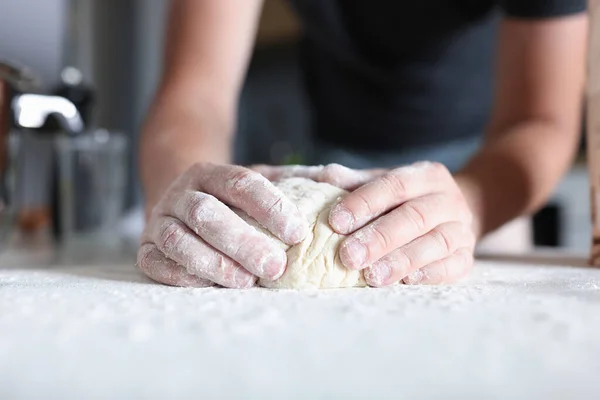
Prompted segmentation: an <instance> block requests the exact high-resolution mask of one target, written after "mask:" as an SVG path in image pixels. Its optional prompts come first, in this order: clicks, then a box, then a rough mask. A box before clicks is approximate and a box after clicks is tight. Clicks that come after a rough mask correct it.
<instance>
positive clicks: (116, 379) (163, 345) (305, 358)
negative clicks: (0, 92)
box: [0, 254, 600, 399]
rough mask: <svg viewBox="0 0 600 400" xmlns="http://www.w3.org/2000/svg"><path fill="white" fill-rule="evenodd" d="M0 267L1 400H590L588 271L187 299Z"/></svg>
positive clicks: (596, 277) (47, 268)
mask: <svg viewBox="0 0 600 400" xmlns="http://www.w3.org/2000/svg"><path fill="white" fill-rule="evenodd" d="M24 264H26V262H24V261H23V260H22V259H21V258H18V257H17V258H14V257H13V258H11V257H10V255H6V254H4V255H0V265H1V266H2V267H1V268H0V398H6V399H30V398H40V397H44V398H61V399H77V398H148V399H154V398H198V397H204V398H265V397H266V398H286V399H296V398H298V399H305V398H390V399H396V398H398V396H400V395H401V396H402V397H406V398H420V399H427V398H461V399H481V398H511V399H513V398H522V399H536V398H539V399H564V398H596V397H597V393H598V392H599V391H600V381H599V380H598V374H600V340H599V339H598V338H600V270H597V269H590V268H581V267H580V268H576V267H561V266H551V265H546V266H544V265H533V264H529V265H527V264H522V265H519V264H510V263H503V262H482V261H479V262H477V265H476V267H475V269H474V272H473V273H472V275H471V276H470V277H469V278H468V279H466V280H465V281H462V282H460V283H458V284H456V285H453V286H438V287H420V286H416V287H413V286H394V287H390V288H384V289H371V288H365V289H343V290H327V291H319V290H308V291H288V290H267V289H263V288H254V289H248V290H227V289H216V288H206V289H189V288H174V287H167V286H163V285H157V284H155V283H152V282H151V281H149V280H147V279H146V278H144V277H143V276H141V274H140V273H138V272H137V271H136V270H135V268H134V267H133V265H132V264H133V262H132V263H131V264H123V265H93V263H92V265H90V266H87V267H86V266H71V267H64V266H58V265H54V266H52V265H45V264H42V263H41V262H37V263H32V265H31V267H23V265H24Z"/></svg>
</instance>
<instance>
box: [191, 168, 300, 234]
mask: <svg viewBox="0 0 600 400" xmlns="http://www.w3.org/2000/svg"><path fill="white" fill-rule="evenodd" d="M192 179H193V181H192V182H191V184H192V187H194V188H195V189H199V190H200V191H202V192H206V193H210V194H212V195H213V196H215V197H216V198H218V199H219V200H221V201H222V202H224V203H225V204H227V205H229V206H234V207H237V208H239V209H241V210H242V211H244V212H245V213H246V214H248V215H249V216H251V217H252V218H254V219H255V220H256V221H257V222H258V223H259V224H261V225H262V226H264V227H265V228H267V229H268V230H269V231H270V232H272V233H273V234H274V235H275V236H277V237H278V238H279V239H281V241H283V242H285V243H287V244H297V243H299V242H301V241H302V239H304V237H306V235H307V234H308V232H309V227H308V222H307V221H306V218H305V217H304V216H303V215H302V214H301V213H300V211H299V210H298V207H296V205H295V204H294V203H293V202H292V201H291V200H290V199H288V198H287V197H286V196H285V195H284V194H283V193H281V191H280V190H279V189H277V188H276V187H275V186H274V185H273V184H272V183H271V182H269V180H268V179H266V178H265V177H264V176H262V175H261V174H259V173H258V172H254V171H251V170H249V169H247V168H243V167H238V166H231V165H214V164H201V165H200V166H199V167H198V170H197V171H195V172H194V173H193V177H192Z"/></svg>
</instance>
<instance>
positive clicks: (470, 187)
mask: <svg viewBox="0 0 600 400" xmlns="http://www.w3.org/2000/svg"><path fill="white" fill-rule="evenodd" d="M454 180H455V182H456V184H457V185H458V188H459V189H460V191H461V193H462V195H463V198H464V199H465V201H466V202H467V205H468V207H469V209H470V210H471V213H472V215H473V221H472V223H471V228H472V230H473V233H474V234H475V237H476V238H477V240H479V239H480V238H481V237H482V236H483V235H484V233H485V230H484V229H483V215H484V214H483V205H482V199H483V196H482V192H481V186H480V185H479V184H478V182H477V178H476V177H474V176H472V175H471V174H469V173H468V172H461V173H458V174H455V175H454Z"/></svg>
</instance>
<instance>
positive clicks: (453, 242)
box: [365, 222, 475, 287]
mask: <svg viewBox="0 0 600 400" xmlns="http://www.w3.org/2000/svg"><path fill="white" fill-rule="evenodd" d="M474 242H475V238H474V236H473V233H472V232H471V231H470V230H469V228H468V227H467V226H466V225H465V224H463V223H460V222H449V223H445V224H441V225H439V226H437V227H435V228H434V229H433V230H431V231H430V232H428V233H427V234H425V235H423V236H421V237H419V238H417V239H415V240H413V241H412V242H410V243H408V244H407V245H406V246H402V247H400V248H398V249H396V250H393V251H391V252H390V253H388V254H386V255H385V256H383V257H382V258H381V259H379V260H377V261H376V262H375V263H373V265H371V266H370V267H368V268H366V269H365V280H366V281H367V283H368V284H369V285H370V286H374V287H381V286H388V285H391V284H392V283H396V282H398V281H400V280H402V279H404V278H406V277H407V276H408V275H409V274H411V273H413V272H415V271H417V270H419V269H421V268H422V267H424V266H426V265H429V264H431V263H433V262H435V261H438V260H441V259H444V258H446V257H448V256H450V255H451V254H454V252H455V251H457V250H458V249H459V248H463V247H470V248H473V246H474Z"/></svg>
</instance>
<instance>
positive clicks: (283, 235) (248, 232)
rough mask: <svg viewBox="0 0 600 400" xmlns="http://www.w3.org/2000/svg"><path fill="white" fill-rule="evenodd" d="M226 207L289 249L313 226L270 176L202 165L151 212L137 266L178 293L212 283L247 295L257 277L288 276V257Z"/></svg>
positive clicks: (190, 173)
mask: <svg viewBox="0 0 600 400" xmlns="http://www.w3.org/2000/svg"><path fill="white" fill-rule="evenodd" d="M228 206H231V207H235V208H238V209H240V210H243V211H244V212H246V213H247V214H248V215H250V216H251V217H252V218H254V219H255V220H256V221H258V222H259V223H260V224H261V225H262V226H264V227H265V228H266V229H268V230H269V231H270V232H271V233H273V235H275V236H276V237H277V238H279V239H280V240H281V241H282V242H284V243H287V244H290V245H292V244H296V243H298V242H300V241H301V240H302V239H303V238H304V237H305V236H306V234H307V233H308V230H309V228H308V223H307V221H306V219H305V217H304V216H303V215H302V214H301V213H300V212H299V211H298V208H297V207H296V206H295V205H294V204H293V203H292V202H291V201H290V200H289V199H287V198H286V197H285V196H284V195H283V194H282V193H281V192H280V191H279V190H278V189H277V188H276V187H275V186H273V185H272V184H271V182H269V181H268V180H267V179H266V178H265V177H263V176H262V175H260V174H259V173H257V172H254V171H251V170H249V169H247V168H243V167H239V166H232V165H215V164H208V163H203V164H197V165H195V166H193V167H192V168H190V169H189V170H188V171H187V172H186V173H184V174H183V175H182V176H181V177H180V178H179V179H177V180H176V181H175V182H174V183H173V184H172V185H171V187H170V188H169V189H168V190H167V191H166V193H165V194H164V196H163V197H162V199H161V200H160V201H159V203H158V204H157V205H156V206H155V207H154V209H153V210H152V212H151V214H150V217H149V220H148V224H147V226H146V229H145V230H144V233H143V235H142V245H141V247H140V250H139V252H138V266H139V268H140V269H141V270H142V271H143V272H144V273H145V274H146V275H148V276H149V277H150V278H152V279H154V280H156V281H158V282H161V283H165V284H168V285H175V286H209V285H212V284H213V283H216V284H219V285H222V286H226V287H232V288H247V287H251V286H253V285H254V284H255V282H256V279H257V277H260V278H263V279H269V280H273V279H276V278H278V277H280V276H281V275H282V274H283V272H284V271H285V266H286V261H287V259H286V254H285V251H284V250H283V249H282V248H281V247H279V246H278V245H277V244H276V243H275V241H274V240H272V239H270V238H268V237H267V236H266V235H265V234H263V233H261V232H259V231H258V230H256V229H255V228H253V227H251V226H250V225H248V224H247V223H246V222H245V221H244V220H242V218H240V217H239V216H238V215H237V214H236V213H235V212H234V211H232V210H231V209H230V208H229V207H228Z"/></svg>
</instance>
